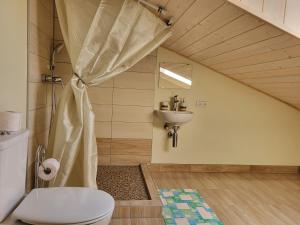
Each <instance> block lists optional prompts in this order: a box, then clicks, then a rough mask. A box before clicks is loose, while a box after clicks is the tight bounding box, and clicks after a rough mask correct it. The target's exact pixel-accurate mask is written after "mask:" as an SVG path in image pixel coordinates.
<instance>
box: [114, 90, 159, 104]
mask: <svg viewBox="0 0 300 225" xmlns="http://www.w3.org/2000/svg"><path fill="white" fill-rule="evenodd" d="M153 101H154V91H152V90H135V89H118V88H116V89H114V93H113V104H114V105H132V106H133V105H136V106H153Z"/></svg>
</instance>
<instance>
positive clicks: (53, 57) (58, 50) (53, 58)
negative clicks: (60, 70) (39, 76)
mask: <svg viewBox="0 0 300 225" xmlns="http://www.w3.org/2000/svg"><path fill="white" fill-rule="evenodd" d="M64 46H65V45H64V43H59V44H57V45H56V46H55V47H54V49H53V52H52V56H51V65H50V69H51V71H53V70H54V68H55V55H56V54H58V53H60V52H61V50H62V49H63V47H64Z"/></svg>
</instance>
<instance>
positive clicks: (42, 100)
mask: <svg viewBox="0 0 300 225" xmlns="http://www.w3.org/2000/svg"><path fill="white" fill-rule="evenodd" d="M46 104H47V85H46V84H43V83H28V108H29V110H32V109H36V108H40V107H42V106H46Z"/></svg>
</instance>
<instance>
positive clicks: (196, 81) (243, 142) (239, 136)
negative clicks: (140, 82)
mask: <svg viewBox="0 0 300 225" xmlns="http://www.w3.org/2000/svg"><path fill="white" fill-rule="evenodd" d="M157 59H158V63H159V62H176V63H182V62H184V63H190V64H192V65H193V86H192V89H191V90H168V89H158V75H157V74H156V85H155V87H156V89H155V103H154V107H155V108H156V109H157V108H158V107H159V102H161V101H166V100H169V98H170V97H171V96H172V95H174V94H178V95H179V97H185V99H186V101H187V103H188V105H189V108H188V110H191V111H193V112H194V118H193V120H192V121H191V122H190V123H188V124H186V125H184V126H182V128H181V129H180V130H179V143H178V148H177V149H172V148H171V147H170V145H171V141H170V140H167V134H166V131H165V130H164V129H162V126H163V125H162V123H161V122H160V121H159V120H158V119H157V118H155V120H154V128H153V145H152V162H153V163H181V164H185V163H186V164H189V163H191V164H246V165H299V164H300V111H298V110H296V109H294V108H291V107H290V106H288V105H286V104H284V103H281V102H279V101H277V100H275V99H273V98H271V97H268V96H266V95H264V94H262V93H260V92H257V91H255V90H254V89H251V88H249V87H247V86H244V85H242V84H240V83H238V82H235V81H233V80H231V79H229V78H226V77H225V76H223V75H221V74H218V73H217V72H214V71H212V70H210V69H208V68H206V67H204V66H202V65H200V64H198V63H195V62H192V61H190V60H188V59H186V58H184V57H182V56H179V55H177V54H175V53H173V52H171V51H169V50H166V49H163V48H160V49H159V50H158V55H157ZM157 68H158V65H157ZM197 99H201V100H207V101H208V105H207V106H206V107H204V108H198V107H195V102H196V100H197Z"/></svg>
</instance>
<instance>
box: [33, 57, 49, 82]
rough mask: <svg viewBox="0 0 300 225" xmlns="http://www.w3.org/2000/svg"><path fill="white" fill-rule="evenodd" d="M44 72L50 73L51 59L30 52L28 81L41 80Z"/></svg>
mask: <svg viewBox="0 0 300 225" xmlns="http://www.w3.org/2000/svg"><path fill="white" fill-rule="evenodd" d="M43 74H50V70H49V60H48V59H45V58H43V57H40V56H38V55H33V54H30V53H29V54H28V81H29V82H41V80H42V75H43Z"/></svg>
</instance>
